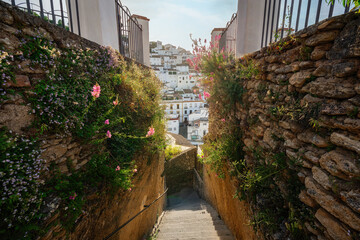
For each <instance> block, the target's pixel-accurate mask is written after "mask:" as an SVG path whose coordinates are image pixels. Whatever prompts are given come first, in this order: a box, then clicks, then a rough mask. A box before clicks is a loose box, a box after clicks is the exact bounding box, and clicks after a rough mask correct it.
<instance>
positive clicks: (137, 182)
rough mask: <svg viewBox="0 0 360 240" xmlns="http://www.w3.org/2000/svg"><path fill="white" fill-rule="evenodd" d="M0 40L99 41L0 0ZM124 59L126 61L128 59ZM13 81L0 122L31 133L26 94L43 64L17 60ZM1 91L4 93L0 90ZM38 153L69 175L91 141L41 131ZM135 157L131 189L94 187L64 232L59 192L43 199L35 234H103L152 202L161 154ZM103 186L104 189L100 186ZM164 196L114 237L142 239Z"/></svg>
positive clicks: (68, 44)
mask: <svg viewBox="0 0 360 240" xmlns="http://www.w3.org/2000/svg"><path fill="white" fill-rule="evenodd" d="M0 28H1V31H0V45H1V47H2V49H4V50H6V51H9V52H16V51H17V50H18V47H19V46H20V44H21V41H22V39H20V38H18V36H19V34H18V33H19V32H21V33H22V37H34V38H35V37H38V36H39V35H41V36H43V37H45V38H47V39H48V40H50V41H52V42H54V43H55V44H56V46H57V47H58V48H59V49H62V48H78V49H86V48H89V49H92V50H99V49H102V48H103V47H101V46H99V45H97V44H96V43H93V42H91V41H88V40H86V39H84V38H81V37H79V36H77V35H75V34H72V33H70V32H68V31H66V30H64V29H62V28H58V27H56V26H54V25H52V24H50V23H48V22H46V21H44V20H42V19H40V18H39V17H35V16H31V15H29V14H28V13H25V12H24V11H21V10H19V9H17V8H13V7H11V6H9V5H8V4H6V3H4V2H2V1H0ZM127 60H128V61H131V60H129V59H127ZM16 65H18V68H17V69H16V71H15V73H14V74H15V80H16V81H15V82H11V81H8V82H7V85H6V86H5V87H6V90H9V89H12V90H13V91H14V92H15V94H13V95H9V97H10V98H9V99H7V100H4V101H2V102H0V127H4V126H5V127H6V128H7V129H8V130H10V131H12V133H16V134H21V135H28V136H29V135H30V136H31V135H33V129H32V128H31V127H32V123H33V121H34V120H35V116H34V114H32V107H31V104H30V103H29V102H27V98H29V97H34V96H33V94H32V89H33V88H34V86H36V83H37V81H38V80H39V79H42V78H44V77H45V75H46V74H47V72H48V70H47V69H44V68H35V69H34V68H32V67H31V64H30V62H29V61H23V62H17V63H16ZM1 94H2V95H3V93H1ZM40 150H41V152H42V155H41V158H42V159H44V161H45V162H46V166H47V167H50V165H55V166H57V167H58V168H59V170H60V172H61V173H63V174H67V175H70V174H71V172H70V169H69V168H72V169H75V171H81V170H82V169H83V166H84V165H85V164H86V163H87V162H88V161H89V160H90V159H91V156H92V152H93V151H92V150H93V147H92V146H91V145H88V144H84V143H83V141H81V140H79V139H75V138H73V137H72V136H69V134H68V135H66V136H64V135H46V134H43V135H41V137H40ZM138 155H139V156H138V157H136V158H135V159H134V161H135V162H136V165H137V174H136V175H135V177H134V179H133V185H134V187H132V190H131V191H125V190H121V191H118V192H115V193H114V192H112V193H110V192H109V191H103V192H97V191H95V192H93V193H92V194H89V195H87V196H86V206H85V207H84V208H83V212H82V214H81V215H80V217H79V218H78V219H77V220H76V223H75V226H74V229H75V230H74V231H73V232H66V230H65V229H64V227H63V226H62V225H61V224H60V221H59V220H60V217H61V216H60V215H59V206H60V202H61V198H59V197H54V198H51V197H50V198H49V199H48V200H45V202H46V205H47V206H46V207H45V209H44V211H45V212H44V214H45V215H46V216H47V217H45V218H44V222H41V223H39V225H40V226H41V230H42V232H43V233H44V235H43V236H42V237H41V238H40V239H103V238H104V237H105V236H106V235H107V234H109V233H111V232H112V231H113V230H115V229H116V228H117V227H118V226H120V225H121V224H123V223H125V222H126V221H127V220H128V219H129V218H131V217H132V216H134V215H135V214H137V213H138V212H139V211H141V210H142V209H143V208H144V205H147V204H149V203H151V202H152V201H153V200H155V199H156V198H157V197H158V196H160V195H161V194H162V193H163V192H164V178H163V177H162V176H161V174H162V172H163V171H164V161H165V160H164V156H162V155H161V156H159V155H158V154H155V155H153V154H150V153H147V152H143V153H141V154H138ZM50 177H51V176H48V174H47V172H45V173H44V176H42V178H43V179H44V180H45V181H46V180H47V179H49V178H50ZM104 190H105V189H104ZM164 201H165V199H164V198H163V199H161V200H160V201H158V202H157V203H156V204H154V205H153V206H151V207H150V208H149V209H148V210H146V211H145V212H144V213H142V214H141V215H140V216H138V217H137V218H136V219H135V220H134V221H132V222H131V223H130V224H129V225H127V226H126V227H125V228H123V229H122V230H121V231H120V232H118V233H117V234H116V235H115V236H114V237H113V239H142V237H143V236H144V235H145V234H147V233H148V232H149V231H150V230H151V229H152V226H153V225H154V223H155V221H156V219H157V216H158V215H160V214H161V212H162V210H163V205H164Z"/></svg>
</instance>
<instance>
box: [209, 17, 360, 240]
mask: <svg viewBox="0 0 360 240" xmlns="http://www.w3.org/2000/svg"><path fill="white" fill-rule="evenodd" d="M239 61H240V63H244V62H249V61H252V62H253V63H254V64H256V65H257V66H258V68H259V70H260V73H259V74H258V75H257V76H256V77H254V78H253V79H250V80H244V84H243V86H244V88H245V89H246V92H245V93H244V95H243V98H242V101H243V104H237V106H236V109H233V111H232V112H231V113H230V116H228V117H229V118H231V119H237V120H239V122H240V126H239V127H240V128H241V130H242V132H243V135H242V141H243V143H244V144H245V146H244V148H243V150H244V151H245V160H246V161H247V163H250V164H251V162H253V161H256V160H255V156H254V151H253V150H254V149H260V151H261V153H263V154H267V153H271V154H276V153H279V152H284V153H286V156H287V159H291V160H292V161H293V162H295V166H294V169H295V170H296V171H297V177H298V178H299V179H300V181H301V183H302V187H303V190H301V192H300V194H299V195H298V198H299V199H300V200H301V202H302V203H303V204H304V205H306V206H307V207H308V208H309V209H311V212H312V214H313V220H312V221H307V222H305V224H304V226H305V232H306V233H307V235H308V236H307V237H310V238H311V239H359V237H360V235H359V233H360V111H359V110H360V17H359V15H358V14H355V13H350V14H346V15H342V16H338V17H333V18H331V19H328V20H325V21H322V22H320V23H319V24H316V25H313V26H310V27H308V28H305V29H304V30H302V31H300V32H298V33H296V34H295V36H291V37H288V38H287V39H285V40H284V41H281V42H277V43H275V44H272V45H270V46H269V47H266V48H263V49H261V50H260V51H257V52H254V53H251V54H249V55H247V56H245V59H242V60H239ZM210 108H212V109H210V110H211V111H212V113H214V116H215V115H216V113H217V112H218V111H217V109H216V105H215V104H214V105H212V106H210ZM222 117H223V116H220V117H219V118H222ZM219 122H220V123H219ZM217 124H221V121H220V120H219V119H212V126H211V131H212V132H216V131H217V128H218V127H217ZM207 178H209V177H207ZM227 179H228V177H226V178H225V180H223V179H218V180H217V183H216V182H215V181H214V180H212V181H211V183H210V184H213V187H214V189H217V188H219V186H222V185H223V184H224V183H223V181H229V180H227ZM274 184H276V185H277V186H278V187H279V189H280V190H281V192H282V194H283V195H284V196H285V195H287V192H288V189H286V188H284V186H286V184H285V182H276V181H275V182H274ZM217 185H219V186H217ZM233 194H235V193H233ZM210 195H211V194H210ZM212 198H215V200H213V202H216V196H212ZM215 205H217V209H218V210H219V213H220V215H222V216H224V217H223V218H224V219H230V220H229V221H228V222H227V224H228V225H229V227H230V228H231V229H235V230H234V231H235V232H236V231H237V230H236V227H235V226H236V225H234V224H233V223H231V221H232V220H231V216H230V215H231V214H232V213H231V210H229V209H228V208H229V205H226V206H224V204H222V203H221V201H217V203H215ZM284 207H286V204H284ZM222 209H223V210H222ZM233 211H236V210H235V209H234V210H233ZM236 235H242V233H241V232H239V233H237V234H236ZM264 235H265V236H266V235H267V234H264ZM248 236H249V237H247V238H246V237H245V238H244V239H254V238H253V237H251V236H252V235H250V234H249V235H248ZM279 237H280V238H279ZM302 237H304V238H301V239H305V236H302ZM266 238H272V239H282V238H281V234H278V235H273V236H268V235H267V236H266Z"/></svg>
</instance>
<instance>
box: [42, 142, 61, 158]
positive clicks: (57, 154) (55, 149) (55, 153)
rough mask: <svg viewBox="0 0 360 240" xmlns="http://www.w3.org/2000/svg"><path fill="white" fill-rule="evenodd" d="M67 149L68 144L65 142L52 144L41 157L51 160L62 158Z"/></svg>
mask: <svg viewBox="0 0 360 240" xmlns="http://www.w3.org/2000/svg"><path fill="white" fill-rule="evenodd" d="M66 151H67V146H66V145H65V144H59V145H55V146H51V147H49V148H47V149H46V150H45V151H44V152H43V153H42V154H41V157H42V158H44V159H49V160H52V161H53V160H60V158H61V157H62V156H64V154H65V153H66Z"/></svg>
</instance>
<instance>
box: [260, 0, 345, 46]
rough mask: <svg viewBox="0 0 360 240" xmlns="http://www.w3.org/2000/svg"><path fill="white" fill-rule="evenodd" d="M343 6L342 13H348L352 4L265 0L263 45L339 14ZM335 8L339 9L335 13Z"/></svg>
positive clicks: (315, 0)
mask: <svg viewBox="0 0 360 240" xmlns="http://www.w3.org/2000/svg"><path fill="white" fill-rule="evenodd" d="M335 5H337V6H336V8H335ZM315 7H316V8H315ZM341 8H343V9H344V10H343V11H341V13H347V12H349V9H350V5H347V6H346V7H343V6H342V5H340V3H337V2H336V1H334V2H333V3H332V4H330V5H328V4H327V3H326V1H325V0H265V8H264V16H263V26H262V36H261V47H265V46H267V45H268V43H272V42H274V41H276V40H278V39H282V38H284V37H286V36H288V35H289V34H292V33H294V32H297V31H299V30H301V29H303V28H306V27H307V26H309V25H311V24H313V23H318V22H319V21H321V20H323V19H325V18H330V17H332V16H333V15H339V14H341V13H340V12H339V10H340V9H341ZM315 9H316V10H315ZM335 9H337V10H338V11H337V12H336V13H335V14H334V10H335ZM274 29H275V32H273V30H274Z"/></svg>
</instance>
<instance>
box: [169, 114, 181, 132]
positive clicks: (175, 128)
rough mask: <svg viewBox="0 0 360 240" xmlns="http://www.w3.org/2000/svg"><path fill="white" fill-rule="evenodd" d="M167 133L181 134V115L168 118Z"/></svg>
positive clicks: (172, 115)
mask: <svg viewBox="0 0 360 240" xmlns="http://www.w3.org/2000/svg"><path fill="white" fill-rule="evenodd" d="M166 119H167V122H166V131H167V132H171V133H175V134H179V128H180V122H179V115H177V114H170V115H167V116H166Z"/></svg>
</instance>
